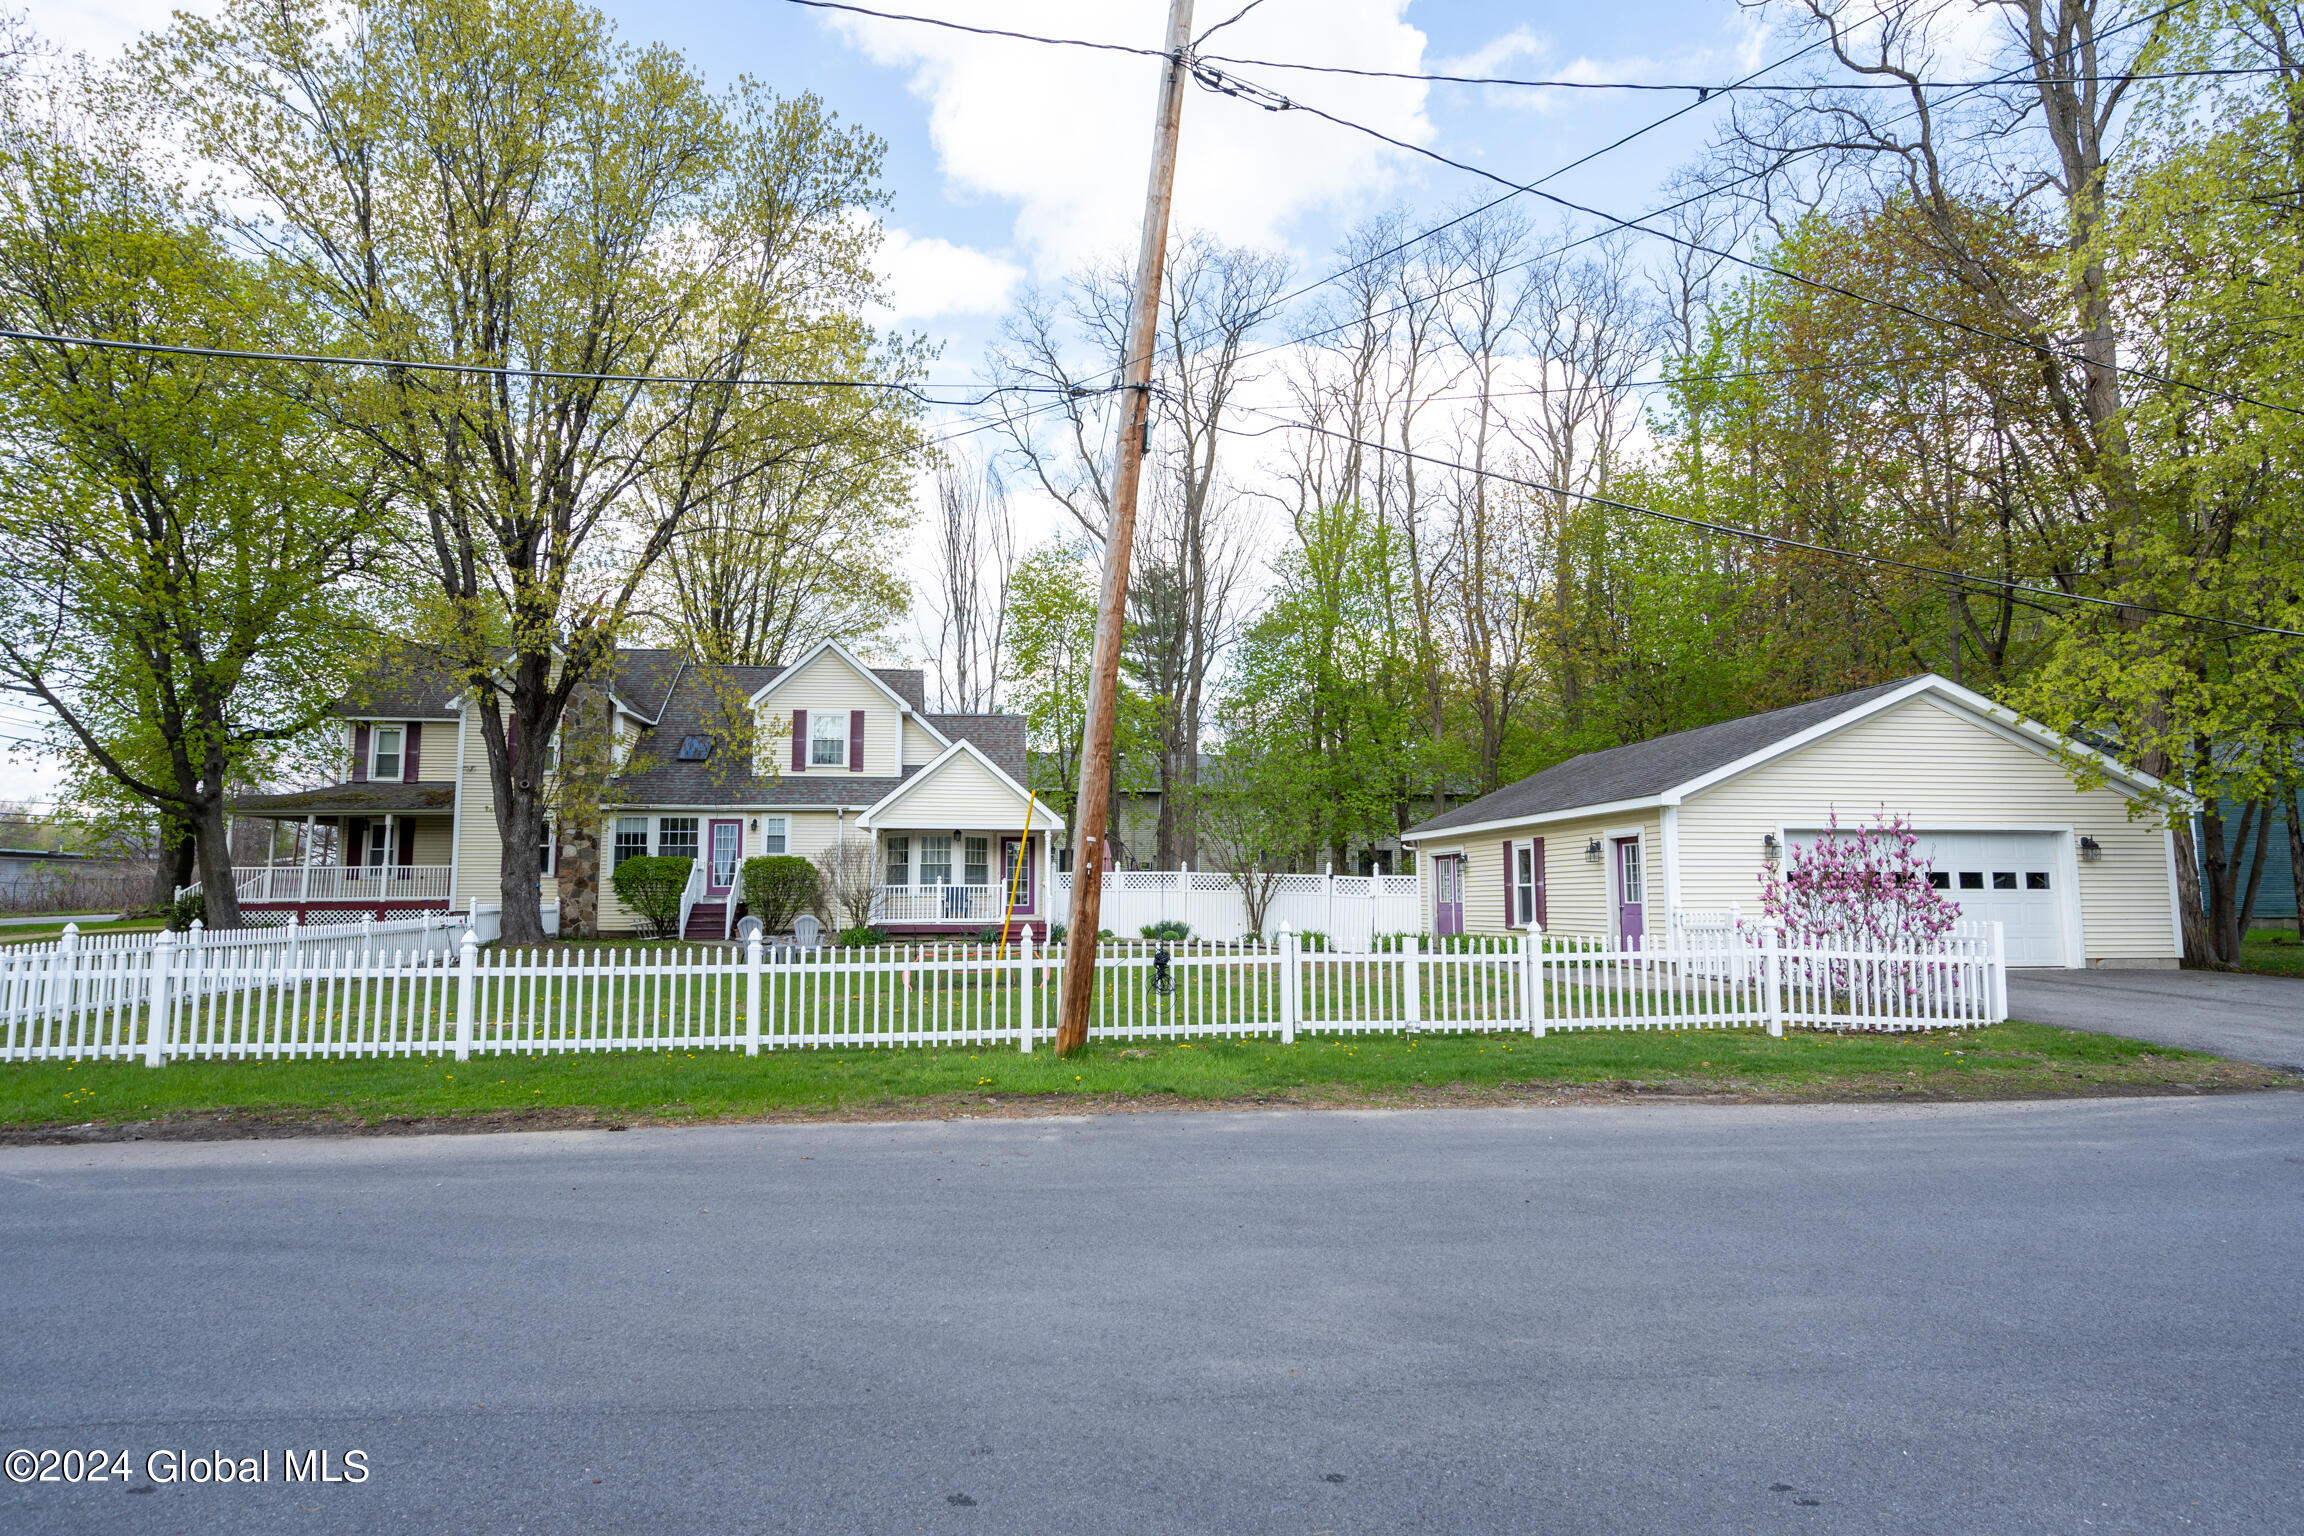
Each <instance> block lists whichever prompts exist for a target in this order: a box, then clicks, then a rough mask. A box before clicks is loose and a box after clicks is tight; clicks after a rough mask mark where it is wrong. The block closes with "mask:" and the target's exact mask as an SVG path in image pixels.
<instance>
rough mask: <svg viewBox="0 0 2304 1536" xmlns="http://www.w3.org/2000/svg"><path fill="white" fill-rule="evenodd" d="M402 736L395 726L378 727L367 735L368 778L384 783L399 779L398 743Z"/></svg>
mask: <svg viewBox="0 0 2304 1536" xmlns="http://www.w3.org/2000/svg"><path fill="white" fill-rule="evenodd" d="M403 735H404V733H403V732H402V731H401V729H400V727H399V726H397V725H379V726H377V727H376V728H375V729H374V730H372V731H370V732H369V733H368V738H369V740H368V777H370V778H371V779H381V780H383V781H385V782H386V783H390V782H391V781H392V780H394V779H397V778H399V777H400V743H401V740H402V738H403Z"/></svg>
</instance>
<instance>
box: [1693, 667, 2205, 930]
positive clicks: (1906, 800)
mask: <svg viewBox="0 0 2304 1536" xmlns="http://www.w3.org/2000/svg"><path fill="white" fill-rule="evenodd" d="M1883 809H1885V810H1886V811H1887V812H1889V813H1890V814H1900V815H1903V816H1906V817H1909V818H1910V819H1911V820H1912V822H1913V823H1914V825H1915V826H1917V827H1921V828H1924V829H1928V830H1934V831H1946V832H1949V831H1990V830H1994V829H2031V830H2037V831H2046V830H2050V829H2061V828H2065V827H2069V828H2071V829H2072V835H2073V836H2074V837H2080V836H2087V837H2093V838H2095V839H2096V841H2097V842H2098V843H2099V844H2101V845H2102V847H2103V850H2104V853H2103V857H2102V859H2101V860H2100V861H2098V862H2097V863H2094V864H2081V865H2079V866H2078V869H2079V897H2080V907H2081V932H2082V943H2083V949H2084V952H2085V954H2086V955H2087V957H2088V958H2089V959H2090V960H2137V959H2165V958H2168V957H2171V956H2173V955H2174V954H2175V953H2176V939H2175V934H2174V932H2173V931H2172V928H2171V925H2170V916H2171V911H2170V904H2169V891H2168V856H2167V845H2166V842H2165V837H2164V831H2163V827H2162V824H2161V823H2160V822H2159V821H2158V820H2156V819H2151V818H2147V819H2143V820H2138V821H2130V820H2129V819H2128V807H2127V802H2126V801H2125V800H2124V799H2123V798H2122V797H2121V795H2120V794H2119V793H2118V792H2117V791H2116V790H2112V789H2094V790H2089V791H2087V792H2085V793H2082V792H2079V791H2076V790H2074V789H2073V787H2072V781H2071V779H2070V778H2069V777H2068V776H2067V775H2066V774H2065V772H2064V769H2063V767H2062V765H2061V764H2059V763H2057V762H2056V761H2055V759H2053V758H2051V757H2048V756H2046V755H2045V754H2043V753H2041V752H2037V751H2034V750H2033V749H2031V748H2029V747H2027V746H2023V745H2020V744H2018V743H2016V742H2014V741H2011V740H2009V739H2008V738H2007V737H2005V736H2002V735H2000V734H1999V733H1998V732H1995V731H1991V730H1987V729H1986V728H1984V727H1982V726H1979V725H1976V724H1974V723H1972V722H1971V721H1969V720H1967V719H1964V718H1963V717H1961V716H1959V715H1956V714H1954V713H1952V712H1951V711H1949V710H1947V709H1945V708H1943V707H1941V706H1940V705H1938V704H1937V703H1935V702H1934V701H1933V700H1930V699H1927V698H1915V699H1909V700H1906V701H1905V702H1904V703H1902V704H1900V705H1897V706H1896V707H1895V708H1894V709H1891V710H1889V711H1887V712H1885V713H1883V714H1880V715H1875V716H1873V717H1872V718H1870V719H1868V720H1864V721H1862V722H1860V723H1858V724H1856V725H1852V726H1850V727H1848V728H1847V729H1845V730H1842V731H1839V732H1837V733H1835V734H1834V735H1831V736H1828V737H1826V738H1824V739H1823V740H1821V741H1817V742H1814V743H1812V744H1810V745H1808V746H1806V747H1803V748H1801V749H1799V750H1797V751H1795V752H1792V753H1789V754H1787V755H1785V756H1783V757H1780V758H1777V759H1775V760H1774V761H1772V762H1769V763H1766V764H1763V765H1761V766H1760V767H1758V768H1755V769H1753V770H1751V771H1750V772H1748V773H1744V774H1741V775H1739V776H1737V777H1736V778H1733V779H1730V780H1728V781H1726V782H1725V783H1722V784H1719V785H1716V786H1714V787H1713V788H1711V789H1708V790H1704V791H1702V792H1700V793H1697V794H1694V795H1691V796H1689V797H1688V800H1687V802H1686V803H1685V804H1684V805H1682V806H1681V808H1680V813H1679V841H1680V886H1679V904H1680V905H1681V906H1682V907H1684V908H1688V909H1715V910H1716V909H1721V908H1726V907H1729V906H1737V907H1741V908H1742V909H1743V910H1744V911H1745V912H1747V913H1751V912H1756V911H1757V910H1758V908H1759V904H1760V883H1759V879H1758V875H1759V871H1760V869H1761V867H1762V866H1761V860H1760V839H1761V836H1762V835H1763V834H1764V833H1770V832H1777V831H1778V830H1779V829H1780V828H1786V827H1791V828H1803V827H1821V826H1823V825H1824V824H1825V821H1826V818H1827V817H1828V816H1829V815H1830V814H1831V813H1832V812H1833V811H1835V810H1837V811H1838V812H1839V815H1840V820H1841V822H1842V823H1843V824H1850V823H1857V824H1861V823H1866V822H1870V821H1872V820H1873V819H1874V818H1876V817H1877V816H1878V815H1879V814H1880V813H1881V812H1882V810H1883Z"/></svg>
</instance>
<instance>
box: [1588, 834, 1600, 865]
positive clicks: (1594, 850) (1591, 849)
mask: <svg viewBox="0 0 2304 1536" xmlns="http://www.w3.org/2000/svg"><path fill="white" fill-rule="evenodd" d="M1584 862H1585V863H1587V864H1597V863H1599V862H1600V839H1598V838H1594V839H1592V841H1590V842H1588V843H1586V844H1585V845H1584Z"/></svg>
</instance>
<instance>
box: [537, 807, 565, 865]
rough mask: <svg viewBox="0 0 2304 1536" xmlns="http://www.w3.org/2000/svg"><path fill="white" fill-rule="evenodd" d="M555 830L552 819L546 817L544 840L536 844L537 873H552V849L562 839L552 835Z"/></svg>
mask: <svg viewBox="0 0 2304 1536" xmlns="http://www.w3.org/2000/svg"><path fill="white" fill-rule="evenodd" d="M554 830H555V829H554V828H553V825H552V819H551V818H550V817H546V818H545V819H544V841H543V842H541V843H538V844H537V845H536V873H538V874H540V875H549V874H551V873H552V850H553V849H554V848H556V847H558V846H559V844H560V839H559V838H557V837H555V836H553V835H552V834H553V831H554Z"/></svg>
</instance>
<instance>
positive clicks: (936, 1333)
mask: <svg viewBox="0 0 2304 1536" xmlns="http://www.w3.org/2000/svg"><path fill="white" fill-rule="evenodd" d="M0 1218H4V1220H5V1226H4V1227H0V1231H4V1232H5V1233H6V1238H5V1240H4V1241H0V1339H4V1340H5V1343H4V1345H0V1348H4V1349H5V1356H4V1361H0V1419H4V1421H5V1426H6V1427H5V1430H4V1432H0V1438H4V1439H5V1442H6V1445H7V1446H8V1447H10V1448H13V1447H19V1446H21V1447H27V1448H35V1449H37V1448H40V1447H55V1448H58V1449H62V1448H65V1447H89V1446H96V1447H105V1448H114V1449H125V1450H126V1451H127V1452H128V1453H129V1458H130V1460H131V1461H132V1462H133V1463H134V1464H135V1466H136V1467H137V1468H138V1475H137V1476H136V1477H134V1478H133V1479H132V1480H131V1481H130V1482H129V1483H128V1484H127V1485H126V1486H124V1487H123V1486H121V1485H118V1484H112V1485H107V1486H104V1487H89V1486H77V1487H75V1486H66V1485H62V1484H52V1485H41V1484H37V1483H35V1484H31V1485H25V1486H14V1485H0V1529H4V1530H7V1531H10V1532H40V1533H45V1532H58V1531H67V1532H79V1531H91V1532H93V1531H101V1532H107V1533H111V1532H144V1531H154V1532H160V1531H168V1532H175V1531H183V1532H234V1533H244V1532H272V1531H282V1532H290V1531H292V1532H298V1533H310V1532H332V1531H384V1530H389V1531H393V1532H457V1533H467V1532H515V1531H536V1532H552V1533H582V1532H607V1531H615V1532H648V1533H661V1532H671V1531H679V1532H722V1531H728V1532H738V1531H742V1532H749V1531H806V1532H829V1531H848V1530H854V1531H873V1532H883V1531H886V1532H894V1531H931V1532H939V1533H941V1532H990V1531H1001V1532H1010V1531H1046V1532H1102V1531H1114V1532H1131V1533H1134V1532H1146V1531H1224V1532H1242V1531H1247V1532H1262V1531H1275V1532H1301V1533H1314V1532H1324V1531H1325V1532H1347V1531H1372V1532H1373V1531H1383V1532H1392V1531H1482V1532H1487V1531H1544V1532H1587V1531H1593V1532H1598V1531H1606V1532H1674V1533H1679V1532H1710V1531H1767V1532H1774V1531H1815V1532H1824V1531H1830V1532H1849V1531H1910V1532H1929V1533H1942V1532H1955V1531H1956V1532H1995V1533H1997V1532H2029V1531H2041V1532H2049V1531H2053V1532H2058V1533H2068V1532H2079V1531H2140V1532H2142V1531H2148V1532H2155V1533H2160V1532H2168V1531H2174V1530H2180V1529H2191V1528H2198V1529H2205V1530H2224V1531H2238V1530H2245V1531H2267V1532H2270V1531H2293V1530H2298V1529H2304V1471H2300V1469H2299V1463H2298V1461H2297V1457H2296V1449H2297V1446H2298V1444H2299V1442H2300V1437H2304V1398H2300V1395H2299V1391H2298V1385H2299V1383H2300V1382H2304V1362H2300V1360H2299V1348H2298V1346H2299V1343H2300V1342H2304V1305H2300V1303H2304V1096H2297V1095H2290V1094H2269V1095H2259V1096H2249V1097H2236V1098H2225V1099H2184V1100H2127V1101H2097V1102H2083V1103H2072V1104H2014V1105H1990V1106H1945V1107H1922V1106H1900V1107H1881V1108H1847V1107H1839V1108H1833V1107H1820V1108H1800V1109H1769V1108H1726V1107H1720V1108H1713V1107H1704V1108H1697V1107H1681V1108H1673V1107H1642V1108H1634V1109H1555V1110H1526V1111H1521V1110H1482V1111H1468V1112H1410V1113H1396V1114H1376V1113H1340V1112H1338V1113H1305V1112H1289V1113H1270V1114H1264V1113H1258V1114H1198V1115H1193V1114H1146V1115H1138V1116H1121V1117H1112V1118H1104V1119H1095V1120H1027V1121H1005V1122H984V1121H977V1122H960V1123H947V1124H911V1125H854V1126H839V1125H827V1126H810V1127H791V1128H774V1127H746V1128H728V1129H715V1130H690V1131H634V1132H627V1133H621V1134H618V1133H607V1132H594V1133H572V1134H548V1135H547V1134H538V1135H501V1136H471V1137H461V1138H448V1137H443V1138H428V1139H421V1140H346V1141H325V1142H269V1143H230V1144H206V1145H169V1146H160V1145H129V1146H118V1147H112V1146H107V1147H93V1148H71V1149H66V1148H32V1149H19V1150H6V1151H0ZM286 1447H297V1448H302V1449H305V1450H310V1449H328V1450H330V1451H331V1452H332V1453H334V1455H333V1459H332V1461H331V1466H332V1467H334V1468H335V1469H337V1470H338V1471H339V1472H340V1471H341V1470H342V1468H343V1467H344V1465H345V1462H344V1458H343V1453H344V1452H346V1451H349V1450H351V1449H354V1448H357V1449H360V1450H362V1451H364V1452H365V1453H366V1464H367V1466H368V1467H370V1468H371V1469H372V1470H371V1471H370V1474H369V1476H368V1479H367V1481H366V1482H364V1483H359V1484H312V1483H297V1484H288V1483H283V1482H280V1481H278V1478H279V1475H280V1472H281V1462H280V1459H279V1455H278V1453H279V1451H280V1450H281V1449H282V1448H286ZM156 1448H182V1449H183V1450H185V1451H186V1452H188V1453H189V1454H190V1456H191V1457H193V1458H197V1457H200V1456H202V1455H205V1454H213V1453H214V1452H215V1451H217V1450H222V1451H224V1452H225V1453H226V1454H227V1455H229V1456H240V1455H247V1456H255V1455H257V1454H258V1452H259V1451H260V1450H262V1449H269V1450H271V1451H272V1452H273V1461H272V1469H273V1474H274V1478H275V1481H273V1482H272V1483H269V1484H264V1485H260V1486H243V1485H233V1486H228V1487H227V1486H217V1485H213V1484H210V1485H188V1484H173V1485H169V1486H165V1487H158V1488H155V1487H154V1486H153V1484H151V1483H150V1482H148V1481H147V1480H146V1479H145V1478H144V1476H143V1475H142V1471H143V1470H144V1468H145V1467H146V1458H147V1456H148V1454H149V1452H150V1451H152V1450H154V1449H156ZM163 1470H165V1466H163Z"/></svg>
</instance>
